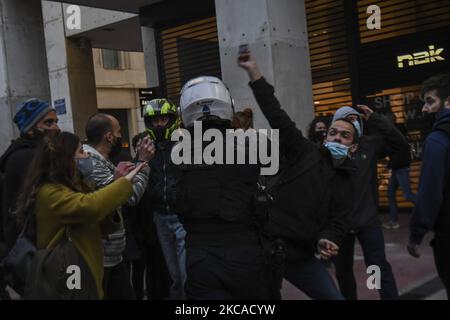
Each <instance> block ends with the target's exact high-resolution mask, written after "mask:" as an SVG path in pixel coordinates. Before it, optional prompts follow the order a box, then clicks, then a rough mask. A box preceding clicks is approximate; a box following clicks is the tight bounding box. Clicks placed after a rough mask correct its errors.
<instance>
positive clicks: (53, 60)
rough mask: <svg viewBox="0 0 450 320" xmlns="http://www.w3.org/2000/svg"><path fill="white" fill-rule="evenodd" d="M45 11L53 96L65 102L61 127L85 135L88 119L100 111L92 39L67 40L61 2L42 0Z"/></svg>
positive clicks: (49, 71) (49, 70)
mask: <svg viewBox="0 0 450 320" xmlns="http://www.w3.org/2000/svg"><path fill="white" fill-rule="evenodd" d="M42 14H43V17H44V30H45V40H46V42H45V43H46V49H47V58H48V74H49V78H50V88H51V98H52V101H53V102H54V101H55V100H61V99H64V100H65V104H66V113H64V114H61V115H58V118H59V120H60V127H61V129H62V130H66V131H71V132H75V133H76V134H78V135H80V137H82V138H84V131H85V130H84V128H85V125H86V121H87V119H88V117H89V116H90V115H92V114H94V113H96V112H97V97H96V91H95V77H94V66H93V58H92V48H91V46H90V44H89V41H84V42H83V43H81V42H79V41H78V40H77V39H69V38H67V39H66V36H65V31H64V24H65V21H64V15H63V8H62V4H61V3H57V2H50V1H42Z"/></svg>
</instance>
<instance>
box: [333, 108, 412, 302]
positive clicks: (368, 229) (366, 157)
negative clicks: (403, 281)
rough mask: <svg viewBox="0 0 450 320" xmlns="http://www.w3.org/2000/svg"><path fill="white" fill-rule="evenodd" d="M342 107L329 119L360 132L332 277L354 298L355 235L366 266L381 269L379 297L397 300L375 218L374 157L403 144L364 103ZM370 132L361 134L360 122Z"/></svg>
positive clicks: (346, 296)
mask: <svg viewBox="0 0 450 320" xmlns="http://www.w3.org/2000/svg"><path fill="white" fill-rule="evenodd" d="M357 108H358V109H359V110H360V112H358V111H357V110H355V109H354V108H352V107H342V108H340V109H338V110H337V111H336V113H335V114H334V117H333V120H336V119H342V118H346V119H348V120H349V121H351V122H352V123H353V124H354V125H355V127H356V128H357V130H358V131H359V132H360V134H361V135H362V137H361V139H360V142H359V147H358V150H357V151H356V153H355V154H354V155H353V160H354V162H355V164H356V166H357V173H356V174H355V175H354V176H352V184H353V188H354V190H355V199H354V203H353V212H352V217H351V230H350V232H349V233H348V234H347V236H346V237H345V239H344V240H343V242H342V245H341V248H340V252H339V255H338V256H337V257H336V258H335V260H334V262H335V266H336V277H337V280H338V283H339V287H340V289H341V292H342V294H343V295H344V297H345V298H346V299H349V300H355V299H357V290H356V281H355V276H354V272H353V259H354V246H355V238H358V241H359V243H360V244H361V247H362V250H363V253H364V261H365V263H366V266H371V265H376V266H378V267H379V268H380V271H381V288H379V289H378V291H379V294H380V297H381V299H397V298H398V290H397V284H396V282H395V279H394V275H393V273H392V270H391V266H390V264H389V262H388V261H387V259H386V253H385V248H384V237H383V231H382V228H381V226H380V221H379V219H378V183H377V160H378V159H383V158H385V157H386V156H388V155H392V154H393V153H395V152H398V151H399V150H401V149H402V148H404V147H406V146H407V141H406V139H405V137H404V136H403V135H402V134H401V132H400V131H398V129H397V128H396V127H395V126H394V124H393V123H391V122H389V121H388V120H387V119H386V118H385V117H383V116H382V115H379V114H377V113H375V112H373V111H372V110H371V109H370V108H369V107H368V106H365V105H357ZM363 120H364V121H365V122H366V126H367V127H370V128H371V130H372V135H365V134H364V122H363Z"/></svg>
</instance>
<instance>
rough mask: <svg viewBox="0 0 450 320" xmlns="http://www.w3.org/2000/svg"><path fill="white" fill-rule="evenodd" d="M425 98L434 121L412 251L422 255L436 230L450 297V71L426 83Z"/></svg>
mask: <svg viewBox="0 0 450 320" xmlns="http://www.w3.org/2000/svg"><path fill="white" fill-rule="evenodd" d="M422 97H423V100H424V105H423V108H422V112H423V113H424V114H426V115H428V117H433V118H434V124H433V129H432V131H431V133H430V134H429V135H428V136H427V138H426V140H425V144H424V148H423V154H422V169H421V174H420V182H419V192H418V194H417V203H416V206H415V208H414V211H413V215H412V217H411V230H410V231H411V233H410V238H409V244H408V251H409V253H410V254H411V255H412V256H413V257H416V258H418V257H419V256H420V252H419V245H420V244H421V242H422V241H423V238H424V236H425V234H426V233H427V232H429V231H433V232H434V238H433V240H432V241H431V246H432V247H433V253H434V260H435V264H436V269H437V271H438V274H439V277H440V278H441V280H442V282H443V283H444V286H445V288H446V290H447V298H450V184H449V174H450V74H441V75H437V76H434V77H431V78H429V79H427V80H426V81H425V82H424V83H423V85H422Z"/></svg>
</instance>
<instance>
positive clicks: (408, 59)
mask: <svg viewBox="0 0 450 320" xmlns="http://www.w3.org/2000/svg"><path fill="white" fill-rule="evenodd" d="M443 51H444V48H438V49H435V47H434V45H429V46H428V51H420V52H416V53H413V54H405V55H401V56H397V67H398V68H404V67H405V65H407V66H410V67H412V66H416V65H419V64H426V63H433V62H437V61H444V60H445V59H444V58H443V57H441V55H442V52H443Z"/></svg>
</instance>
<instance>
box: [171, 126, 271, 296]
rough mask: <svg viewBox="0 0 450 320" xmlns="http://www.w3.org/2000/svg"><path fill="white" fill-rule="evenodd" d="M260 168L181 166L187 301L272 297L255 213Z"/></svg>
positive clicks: (180, 199) (181, 207)
mask: <svg viewBox="0 0 450 320" xmlns="http://www.w3.org/2000/svg"><path fill="white" fill-rule="evenodd" d="M221 130H225V127H222V128H221ZM224 156H225V154H224ZM224 163H225V162H224ZM259 169H260V167H259V165H243V164H241V165H231V164H228V165H226V164H223V165H219V164H214V165H194V164H193V165H185V164H183V165H180V170H181V175H180V180H179V183H178V187H177V192H178V193H177V197H178V207H179V212H180V213H181V215H182V217H183V222H184V227H185V229H186V231H187V236H186V250H187V256H186V259H187V262H186V271H187V283H186V293H187V296H188V298H190V299H195V300H201V299H268V298H269V288H268V283H267V277H266V270H267V268H266V263H265V256H264V253H263V249H262V245H261V242H260V237H259V233H258V228H257V226H256V223H255V217H254V215H255V212H254V209H253V207H254V196H255V193H256V190H257V181H258V176H259Z"/></svg>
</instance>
